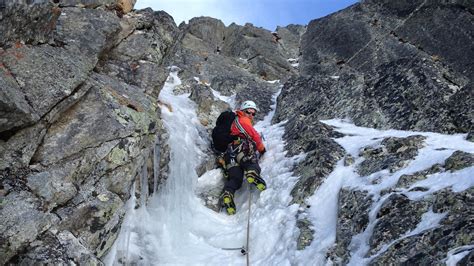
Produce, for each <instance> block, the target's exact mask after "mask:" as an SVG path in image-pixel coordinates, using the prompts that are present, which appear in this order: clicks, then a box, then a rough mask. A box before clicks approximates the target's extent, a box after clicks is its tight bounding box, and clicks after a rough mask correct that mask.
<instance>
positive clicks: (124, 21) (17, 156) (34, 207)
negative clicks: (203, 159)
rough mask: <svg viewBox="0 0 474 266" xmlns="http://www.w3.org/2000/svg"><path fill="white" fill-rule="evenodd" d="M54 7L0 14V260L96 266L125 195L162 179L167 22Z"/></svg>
mask: <svg viewBox="0 0 474 266" xmlns="http://www.w3.org/2000/svg"><path fill="white" fill-rule="evenodd" d="M66 2H67V1H60V3H59V4H52V3H50V2H44V3H36V4H32V5H26V4H18V5H13V6H10V5H8V6H6V7H5V8H2V9H0V12H1V15H0V28H1V29H2V36H1V37H0V47H1V48H0V53H1V57H0V77H1V78H0V84H1V87H2V90H1V93H0V96H1V97H0V158H1V159H0V178H1V187H0V192H1V193H0V197H1V199H0V200H1V207H0V217H1V220H2V224H1V225H0V239H1V240H0V243H1V244H0V263H2V264H4V263H14V264H17V263H18V264H31V263H34V264H37V263H47V264H70V263H75V264H101V262H100V258H101V257H102V256H103V255H104V254H105V253H106V251H107V250H108V249H109V248H110V246H111V245H112V244H113V242H114V240H115V238H116V236H117V234H118V232H119V229H120V225H121V222H122V218H123V216H124V203H125V202H126V201H127V200H128V199H129V198H130V196H131V193H134V194H135V196H137V197H139V198H145V199H146V198H147V197H148V195H149V194H150V193H152V192H153V191H155V190H156V187H157V186H158V185H159V184H154V182H153V180H154V177H153V173H154V171H156V172H157V174H158V175H159V177H161V179H163V178H166V174H167V167H166V164H167V158H168V156H169V151H168V150H167V148H166V145H163V143H165V142H166V140H165V139H166V134H165V132H164V129H163V127H162V124H161V121H160V109H159V106H158V103H157V95H158V94H159V91H160V89H161V86H162V84H163V83H164V81H165V79H166V77H167V69H166V68H165V67H164V66H162V62H163V58H164V56H165V54H166V53H167V51H168V49H169V48H170V47H171V46H172V45H173V43H174V35H175V34H176V33H177V27H176V25H175V24H174V22H173V21H172V18H171V17H170V16H169V15H167V14H166V13H164V12H153V11H151V10H143V11H141V12H134V13H130V14H126V15H124V12H125V10H124V9H116V8H115V7H117V6H116V4H117V3H116V1H109V2H106V1H89V2H88V3H85V2H84V1H73V2H74V3H72V2H71V1H70V2H67V3H66ZM120 2H121V4H124V5H126V4H127V2H128V1H120ZM124 8H125V7H124ZM4 29H5V31H4ZM3 32H5V34H3ZM156 73H159V74H158V75H156ZM155 146H156V148H155ZM158 154H159V158H156V159H155V158H154V157H155V156H158ZM145 168H146V170H147V171H144V169H145ZM144 173H147V174H146V176H143V175H144ZM142 179H146V180H147V182H145V183H148V190H147V191H146V190H143V189H142V188H141V187H140V186H141V184H143V182H140V181H141V180H142ZM134 183H136V191H131V187H132V185H133V184H134ZM138 202H142V201H138Z"/></svg>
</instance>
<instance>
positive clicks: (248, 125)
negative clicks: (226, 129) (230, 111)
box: [230, 111, 265, 152]
mask: <svg viewBox="0 0 474 266" xmlns="http://www.w3.org/2000/svg"><path fill="white" fill-rule="evenodd" d="M235 113H236V114H237V117H238V119H239V123H240V125H241V126H242V127H243V128H244V130H245V132H247V134H248V135H249V136H250V137H251V138H252V140H253V141H254V142H255V144H256V145H257V150H258V151H259V152H263V150H265V145H263V142H262V138H261V137H260V134H258V132H257V131H256V130H255V128H253V126H252V119H250V118H249V117H247V116H245V115H244V113H243V112H242V111H236V112H235ZM230 134H231V135H233V136H239V137H242V138H245V137H246V136H245V134H243V133H242V132H240V130H239V129H238V128H237V125H236V124H235V121H234V122H233V123H232V126H231V127H230Z"/></svg>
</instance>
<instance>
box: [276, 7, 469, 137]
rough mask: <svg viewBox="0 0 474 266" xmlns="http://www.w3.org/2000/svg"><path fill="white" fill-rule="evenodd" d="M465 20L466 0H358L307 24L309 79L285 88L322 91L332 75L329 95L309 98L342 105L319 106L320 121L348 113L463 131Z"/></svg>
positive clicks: (304, 45) (388, 124) (375, 122)
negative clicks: (332, 79)
mask: <svg viewBox="0 0 474 266" xmlns="http://www.w3.org/2000/svg"><path fill="white" fill-rule="evenodd" d="M423 3H424V4H423ZM468 25H472V3H467V2H465V1H454V2H449V3H447V2H443V1H428V2H426V1H412V2H410V3H408V2H407V3H405V2H403V4H402V3H398V2H397V3H392V2H390V1H364V2H362V3H360V4H356V5H353V6H351V7H349V8H347V9H345V10H342V11H339V12H337V13H335V14H333V15H330V16H327V17H324V18H321V19H317V20H313V21H311V23H310V24H309V25H308V28H307V31H306V32H305V34H304V35H303V38H302V42H301V50H302V57H301V60H300V61H301V62H300V71H301V74H302V75H304V76H312V77H314V79H315V80H314V82H311V84H307V85H305V84H300V83H304V81H305V80H304V79H300V82H299V83H298V81H296V82H293V83H289V84H288V85H287V87H288V88H289V89H291V87H292V86H293V85H295V84H298V86H300V87H301V86H304V89H303V90H304V91H308V92H310V91H315V90H327V88H326V86H324V85H323V84H325V83H326V84H327V82H326V79H328V78H329V77H331V76H332V77H339V79H338V80H337V81H334V82H331V83H330V86H331V87H333V88H332V89H331V91H335V93H334V94H332V93H331V95H325V96H326V97H324V98H323V97H318V95H315V96H314V97H312V99H311V100H312V101H318V102H319V101H324V102H325V103H327V102H329V103H332V102H343V103H344V105H345V106H344V107H343V108H336V111H334V110H319V111H318V112H317V114H318V115H319V116H320V117H321V118H324V117H327V116H331V117H341V118H344V117H346V116H347V117H348V118H351V119H353V120H354V122H355V123H356V124H359V125H363V126H370V127H377V128H398V129H410V130H425V131H435V132H447V133H453V132H469V131H470V130H472V123H473V121H474V117H473V115H472V114H473V110H472V106H473V104H472V101H473V98H472V96H473V84H472V75H473V73H474V72H473V70H472V62H471V61H472V60H470V59H467V58H471V57H472V56H473V55H472V43H473V42H472V39H473V38H474V32H473V29H472V27H471V26H468ZM348 76H349V77H348ZM321 83H322V84H321ZM290 97H291V95H290ZM356 99H357V102H356V103H354V104H350V103H347V101H349V100H353V101H354V100H356ZM282 100H283V101H284V99H282ZM308 101H309V100H308ZM291 105H292V104H291ZM359 105H362V106H371V108H370V110H364V109H361V108H359ZM334 112H336V113H334ZM337 112H339V113H337ZM361 116H366V117H367V118H364V119H361Z"/></svg>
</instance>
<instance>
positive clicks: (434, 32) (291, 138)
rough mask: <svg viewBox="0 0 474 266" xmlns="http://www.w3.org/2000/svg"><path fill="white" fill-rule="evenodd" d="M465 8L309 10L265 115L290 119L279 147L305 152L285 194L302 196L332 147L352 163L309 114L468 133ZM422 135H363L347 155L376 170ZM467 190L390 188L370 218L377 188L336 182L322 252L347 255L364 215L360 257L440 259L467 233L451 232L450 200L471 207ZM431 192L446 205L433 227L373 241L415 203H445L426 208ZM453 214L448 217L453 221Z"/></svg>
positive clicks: (416, 5) (408, 152)
mask: <svg viewBox="0 0 474 266" xmlns="http://www.w3.org/2000/svg"><path fill="white" fill-rule="evenodd" d="M472 11H473V5H472V3H468V2H466V1H454V2H449V3H447V2H443V1H412V2H410V3H407V2H404V3H401V2H393V1H362V2H361V3H359V4H355V5H353V6H351V7H349V8H347V9H345V10H342V11H340V12H337V13H335V14H332V15H330V16H327V17H324V18H321V19H317V20H313V21H311V23H310V24H309V25H308V28H307V30H306V33H305V34H304V35H303V37H302V39H301V51H300V52H301V54H302V55H301V57H300V60H299V61H300V65H299V69H300V76H296V77H293V78H291V79H290V80H289V81H288V82H286V83H285V84H284V87H283V90H282V93H281V95H280V96H279V99H278V103H279V106H278V109H277V112H276V115H275V118H274V120H275V122H280V121H283V120H289V122H288V123H287V124H286V132H287V133H286V137H287V141H288V144H287V147H288V149H289V151H290V152H291V153H293V154H295V153H299V152H306V153H307V154H308V156H307V158H306V159H305V160H304V161H303V162H302V163H301V164H300V165H299V166H298V167H297V168H296V172H297V173H298V174H299V175H300V176H301V178H300V181H299V182H298V183H297V185H296V186H295V188H294V190H293V196H294V201H295V202H299V203H301V204H305V199H306V198H307V197H309V196H310V195H312V194H313V193H314V191H315V190H316V189H317V188H318V187H319V186H320V184H321V183H322V182H323V181H324V178H325V177H326V176H327V175H328V173H330V172H331V171H332V170H333V169H334V167H335V165H336V163H337V162H338V161H339V160H340V159H342V158H345V159H344V160H345V163H347V164H350V163H354V162H353V159H351V158H350V156H348V155H345V151H344V150H343V149H342V148H341V147H340V146H339V145H338V144H337V143H336V142H335V141H334V140H333V139H331V138H338V137H339V136H338V135H337V134H338V133H337V132H334V131H332V130H331V128H328V127H327V126H325V125H323V124H321V123H320V122H319V120H320V119H330V118H334V117H338V118H346V119H350V120H352V121H353V122H354V123H355V124H358V125H362V126H369V127H376V128H396V129H404V130H420V131H434V132H446V133H454V132H457V133H469V134H468V139H470V138H472V137H470V136H471V135H472V130H473V129H472V125H473V121H474V117H473V109H472V108H473V104H472V103H473V91H474V90H473V83H472V76H473V71H472V62H471V61H472V60H469V59H466V56H467V57H472V56H473V54H472V39H473V37H474V34H473V31H472V30H473V28H472V26H466V25H472V21H473V16H472ZM420 141H421V142H420ZM422 143H423V142H422V140H419V139H418V140H417V139H416V138H415V139H406V140H391V139H387V140H384V141H382V145H388V146H383V148H381V149H379V150H371V148H369V147H367V150H361V151H360V153H361V155H363V158H364V160H363V161H362V162H361V163H360V162H359V164H358V166H357V168H358V174H359V175H360V177H361V178H365V176H370V175H371V174H373V173H380V171H382V172H383V171H388V173H390V172H395V171H397V170H398V169H400V168H403V167H405V166H406V165H407V163H408V162H410V160H412V159H413V158H414V156H416V154H417V150H418V149H419V148H420V147H421V146H420V145H422ZM466 156H468V157H472V154H468V155H466ZM458 159H459V158H458ZM458 159H454V160H456V161H457V160H458ZM448 160H451V159H448ZM448 160H447V161H446V162H445V164H444V165H438V166H436V165H434V166H433V167H432V168H430V169H426V170H424V171H422V172H420V173H415V174H414V175H412V176H409V177H408V176H402V177H401V178H400V181H399V184H396V185H394V186H393V191H392V192H394V191H399V190H400V189H401V188H403V187H406V186H407V184H404V182H409V183H410V182H411V183H413V182H414V180H422V179H425V178H426V176H427V175H429V174H434V173H442V172H444V171H446V168H448V167H447V165H448V164H449V163H448ZM459 160H464V159H459ZM458 162H459V161H458ZM468 165H469V166H472V164H468ZM383 176H384V175H383V174H382V177H381V178H382V179H383V178H384V177H383ZM388 176H389V175H385V177H388ZM418 178H419V179H418ZM420 189H422V188H420ZM384 193H389V192H388V191H385V192H384ZM388 195H390V194H388ZM388 195H386V197H388ZM470 198H472V189H471V190H468V191H464V192H462V193H454V192H453V191H451V190H449V189H447V190H445V191H442V192H439V193H436V194H434V195H432V196H431V197H427V198H426V199H424V200H422V201H421V202H419V201H412V200H409V199H407V198H406V197H404V196H403V195H399V194H396V193H394V194H391V195H390V196H389V197H388V198H387V199H386V201H385V203H384V205H383V206H382V207H381V209H380V210H378V211H377V213H376V214H375V215H376V219H375V220H372V222H371V223H369V211H370V210H371V209H370V208H369V207H370V206H371V205H373V204H374V202H373V201H378V200H379V199H378V198H377V196H374V195H369V194H368V193H367V192H366V191H359V190H357V189H350V188H347V189H343V190H342V191H341V192H340V195H339V208H340V209H339V221H338V227H337V228H338V229H337V239H336V245H335V247H334V249H333V250H332V251H331V252H330V253H329V257H330V258H331V259H332V261H333V262H335V263H337V264H346V263H347V262H348V261H349V259H350V258H351V252H350V251H349V250H353V249H354V245H357V243H355V244H354V243H351V241H354V240H353V237H354V236H356V235H358V234H362V232H364V231H365V230H367V231H370V230H372V229H367V227H369V226H370V228H372V227H371V226H374V223H375V224H376V225H375V228H373V235H372V236H371V238H370V247H369V251H367V253H364V254H362V256H361V258H369V257H371V256H374V255H375V254H377V255H376V257H375V258H374V257H372V258H371V259H370V260H369V261H371V263H374V264H387V263H388V264H390V263H400V262H402V261H403V262H406V263H414V264H423V263H432V262H433V261H438V262H439V263H441V261H442V259H443V258H444V257H443V256H446V252H447V251H448V250H451V249H453V248H455V247H458V246H462V245H467V244H469V243H470V242H471V240H470V238H468V239H463V240H461V238H463V237H464V236H466V235H469V234H472V232H471V230H470V229H468V228H467V227H465V226H463V225H462V224H469V223H470V222H469V220H470V219H472V216H471V214H466V216H464V217H461V216H460V213H461V212H463V211H466V209H464V207H460V206H461V205H463V206H466V207H467V208H468V209H470V208H472V207H470V206H471V205H472V202H471V201H470V200H469V199H470ZM441 201H442V202H444V203H443V204H445V205H443V210H444V211H448V212H449V216H448V217H446V218H445V220H443V222H442V226H441V227H440V228H437V229H433V230H429V231H428V232H425V233H423V234H420V235H417V236H413V237H410V238H406V239H404V240H403V241H401V242H399V243H398V244H396V245H394V246H392V247H391V248H390V249H388V250H386V251H385V252H383V253H377V252H379V251H380V249H381V247H382V246H383V245H388V244H389V243H391V241H395V239H398V238H400V236H401V235H402V233H404V232H406V231H407V230H408V229H409V228H412V229H413V228H415V226H416V225H417V224H418V223H419V222H420V220H421V214H422V213H424V212H426V210H428V209H430V208H432V209H433V211H434V212H435V213H442V212H444V211H440V209H437V206H439V205H438V204H439V202H441ZM447 202H450V203H447ZM461 202H462V203H461ZM303 206H304V205H303ZM435 209H436V210H435ZM460 211H461V212H460ZM467 213H469V212H467ZM302 217H304V215H302ZM457 219H460V220H459V223H457V222H453V221H456V220H457ZM374 221H375V222H374ZM300 224H301V229H302V231H301V232H302V233H301V236H300V243H299V248H304V246H305V245H307V244H308V242H310V239H311V237H308V231H310V229H311V226H310V225H308V224H307V221H306V220H304V219H301V220H300ZM441 232H444V234H445V235H442V234H443V233H441ZM308 239H309V241H308ZM356 242H357V241H356ZM470 254H471V255H469V256H468V257H466V259H467V260H469V259H470V258H472V251H471V253H470ZM352 255H354V254H352ZM357 255H360V254H357Z"/></svg>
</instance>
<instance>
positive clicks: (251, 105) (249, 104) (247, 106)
mask: <svg viewBox="0 0 474 266" xmlns="http://www.w3.org/2000/svg"><path fill="white" fill-rule="evenodd" d="M250 108H251V109H255V111H257V112H258V111H260V110H258V108H257V105H256V104H255V103H254V102H253V101H245V102H243V103H242V105H241V106H240V110H245V109H250Z"/></svg>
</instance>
